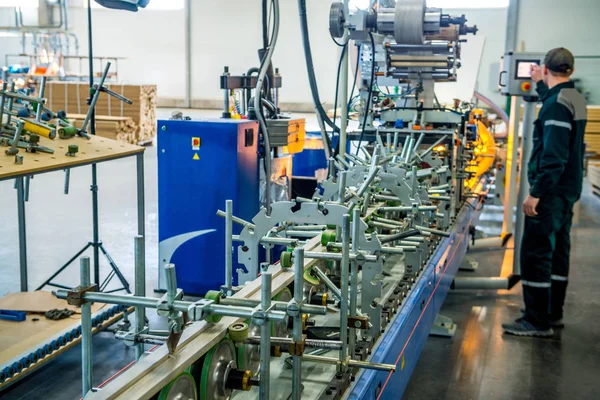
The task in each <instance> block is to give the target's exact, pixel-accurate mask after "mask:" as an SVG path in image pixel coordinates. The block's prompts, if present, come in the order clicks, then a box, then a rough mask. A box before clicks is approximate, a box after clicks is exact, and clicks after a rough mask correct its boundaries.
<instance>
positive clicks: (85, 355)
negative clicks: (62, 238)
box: [79, 257, 92, 398]
mask: <svg viewBox="0 0 600 400" xmlns="http://www.w3.org/2000/svg"><path fill="white" fill-rule="evenodd" d="M79 266H80V274H81V277H80V279H81V281H80V285H81V287H88V286H89V285H90V258H89V257H81V259H80V264H79ZM81 389H82V397H84V398H85V396H86V394H88V392H89V391H90V390H92V304H91V303H90V302H87V301H86V302H85V303H84V304H83V305H82V306H81Z"/></svg>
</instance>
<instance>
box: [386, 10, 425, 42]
mask: <svg viewBox="0 0 600 400" xmlns="http://www.w3.org/2000/svg"><path fill="white" fill-rule="evenodd" d="M425 10H426V5H425V0H398V1H397V2H396V14H395V19H394V37H395V39H396V43H398V44H423V43H424V42H425V34H424V30H425V22H424V21H425Z"/></svg>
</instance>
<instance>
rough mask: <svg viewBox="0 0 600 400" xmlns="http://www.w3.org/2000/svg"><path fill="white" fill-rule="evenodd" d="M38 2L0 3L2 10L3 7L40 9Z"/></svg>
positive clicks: (11, 0)
mask: <svg viewBox="0 0 600 400" xmlns="http://www.w3.org/2000/svg"><path fill="white" fill-rule="evenodd" d="M38 3H39V1H38V0H2V1H0V8H2V7H21V8H38Z"/></svg>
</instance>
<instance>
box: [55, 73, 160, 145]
mask: <svg viewBox="0 0 600 400" xmlns="http://www.w3.org/2000/svg"><path fill="white" fill-rule="evenodd" d="M105 86H106V87H107V88H108V89H110V90H112V91H113V92H116V93H119V94H120V95H122V96H125V97H127V98H128V99H130V100H131V101H133V104H131V105H129V104H126V103H123V102H121V101H119V100H117V99H115V98H113V97H111V96H109V95H107V94H105V93H102V94H101V95H100V97H99V99H98V102H97V103H96V121H97V122H96V130H97V134H98V135H100V136H104V137H108V138H111V139H115V138H116V139H119V140H123V141H126V142H128V143H131V144H147V143H150V142H152V140H153V139H154V137H155V136H156V86H155V85H124V84H106V85H105ZM45 97H46V98H47V99H48V102H47V106H48V107H49V108H50V109H51V110H53V111H55V112H57V111H59V110H64V111H65V112H66V113H67V117H68V118H69V119H74V120H76V121H79V120H83V118H82V117H81V115H85V114H86V113H87V111H88V105H87V104H86V99H87V98H88V97H89V85H87V84H86V83H84V82H60V81H52V82H48V84H47V86H46V94H45Z"/></svg>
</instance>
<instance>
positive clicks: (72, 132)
mask: <svg viewBox="0 0 600 400" xmlns="http://www.w3.org/2000/svg"><path fill="white" fill-rule="evenodd" d="M57 132H58V137H59V138H61V139H71V138H72V137H75V136H76V135H77V128H76V127H74V126H71V125H69V126H61V127H60V128H58V130H57Z"/></svg>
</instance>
